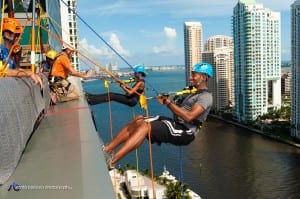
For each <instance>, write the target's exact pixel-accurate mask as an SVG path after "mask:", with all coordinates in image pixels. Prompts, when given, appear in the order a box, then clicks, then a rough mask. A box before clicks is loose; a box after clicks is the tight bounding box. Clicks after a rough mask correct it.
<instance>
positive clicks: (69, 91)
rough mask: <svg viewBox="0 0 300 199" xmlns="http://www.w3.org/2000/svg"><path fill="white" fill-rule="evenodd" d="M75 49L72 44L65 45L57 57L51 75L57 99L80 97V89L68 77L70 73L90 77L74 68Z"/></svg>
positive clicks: (51, 83) (64, 99)
mask: <svg viewBox="0 0 300 199" xmlns="http://www.w3.org/2000/svg"><path fill="white" fill-rule="evenodd" d="M74 52H75V50H74V49H73V48H71V46H70V45H63V47H62V51H61V53H60V54H58V55H57V56H56V58H55V61H54V63H53V65H52V68H51V70H50V75H49V81H50V82H49V83H50V88H51V90H52V92H54V93H55V94H56V97H57V101H59V102H65V101H70V100H74V99H78V98H79V96H80V94H79V90H78V89H77V88H76V87H75V86H74V85H72V84H71V83H70V82H69V81H68V80H67V78H68V77H69V75H71V76H76V77H81V78H88V77H89V75H88V74H86V73H80V72H78V71H76V70H75V69H74V68H73V65H72V62H71V60H70V59H71V58H72V57H73V55H74Z"/></svg>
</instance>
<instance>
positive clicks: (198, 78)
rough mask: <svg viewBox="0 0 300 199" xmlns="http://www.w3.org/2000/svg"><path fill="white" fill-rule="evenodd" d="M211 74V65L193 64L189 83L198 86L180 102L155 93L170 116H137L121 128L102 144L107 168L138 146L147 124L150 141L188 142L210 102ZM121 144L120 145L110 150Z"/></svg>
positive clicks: (185, 143)
mask: <svg viewBox="0 0 300 199" xmlns="http://www.w3.org/2000/svg"><path fill="white" fill-rule="evenodd" d="M212 76H213V68H212V66H211V65H210V64H208V63H205V62H200V63H197V64H195V65H194V68H193V70H192V72H191V75H190V85H191V86H193V87H195V88H196V89H197V92H196V93H192V94H189V95H187V96H186V97H185V98H184V99H183V101H182V103H181V104H179V105H177V104H175V103H172V102H171V100H170V99H169V98H167V97H165V96H163V95H159V96H158V101H159V102H160V103H161V104H164V105H166V106H167V107H168V108H169V109H170V110H171V111H172V112H173V114H174V118H173V119H172V118H168V117H165V116H156V117H152V118H148V119H145V118H144V117H143V116H137V117H136V118H135V119H133V120H132V121H131V122H129V123H128V124H127V125H126V126H125V127H123V128H122V129H121V131H120V132H119V133H118V134H117V136H116V137H114V139H113V140H112V141H111V142H110V143H108V144H107V145H102V150H103V152H104V155H105V158H106V159H107V164H108V168H109V169H111V168H114V165H115V164H116V162H118V161H119V160H120V159H121V158H123V157H124V156H125V155H127V154H128V153H129V152H130V151H132V150H134V149H136V148H138V147H139V146H140V145H141V143H142V142H143V140H144V139H145V138H147V139H148V130H149V129H148V125H150V129H151V130H150V136H151V137H150V139H151V143H157V144H158V145H160V144H161V143H171V144H174V145H178V146H180V145H188V144H189V143H191V142H192V141H193V140H194V139H195V136H196V135H197V134H198V132H199V131H200V128H201V125H202V122H203V121H205V120H206V118H207V115H208V114H209V111H210V108H211V106H212V103H213V98H212V94H211V93H209V92H208V89H207V80H208V78H210V77H212ZM121 144H123V145H122V146H121V148H120V149H119V150H118V151H116V152H115V153H113V151H114V150H115V149H116V147H118V146H119V145H121Z"/></svg>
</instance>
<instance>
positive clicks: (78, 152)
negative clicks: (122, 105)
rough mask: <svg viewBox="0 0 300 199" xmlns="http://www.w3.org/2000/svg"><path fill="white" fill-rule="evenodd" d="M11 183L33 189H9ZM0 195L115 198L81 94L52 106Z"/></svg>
mask: <svg viewBox="0 0 300 199" xmlns="http://www.w3.org/2000/svg"><path fill="white" fill-rule="evenodd" d="M13 182H15V183H16V184H18V185H23V186H24V187H25V188H28V189H29V188H30V189H31V190H25V189H21V190H19V191H15V190H14V189H11V190H10V191H8V188H9V186H10V185H11V184H12V183H13ZM62 189H63V190H62ZM0 198H3V199H11V198H30V199H33V198H39V199H40V198H43V199H47V198H64V199H65V198H72V199H74V198H75V199H76V198H78V199H79V198H80V199H82V198H88V199H91V198H109V199H111V198H116V196H115V193H114V191H113V186H112V182H111V179H110V177H109V173H108V170H107V167H106V163H105V159H104V156H103V154H102V152H101V150H100V145H99V137H98V133H97V132H96V130H95V126H94V124H93V121H92V117H91V113H90V110H89V107H88V105H87V103H86V101H85V99H84V98H83V97H82V98H81V99H80V100H75V101H70V102H65V103H62V104H58V105H55V106H53V107H50V109H49V110H48V112H47V114H46V115H45V117H44V119H43V120H42V122H41V124H40V126H39V127H38V128H37V130H36V131H35V132H34V133H33V135H32V137H31V139H30V140H29V142H28V144H27V146H26V148H25V151H24V153H23V155H22V157H21V160H20V162H19V164H18V166H17V168H16V170H15V172H14V173H13V175H12V176H11V177H10V178H9V180H8V181H7V182H6V183H5V184H4V185H3V186H1V187H0Z"/></svg>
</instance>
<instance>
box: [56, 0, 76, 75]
mask: <svg viewBox="0 0 300 199" xmlns="http://www.w3.org/2000/svg"><path fill="white" fill-rule="evenodd" d="M65 3H66V4H67V5H65ZM76 5H77V0H66V1H64V2H63V1H60V13H61V27H62V40H63V41H64V42H66V43H67V44H70V45H72V46H73V47H74V48H75V49H77V48H78V31H77V16H76V14H75V13H74V12H76V9H77V6H76ZM68 6H69V7H68ZM72 63H73V66H74V68H75V70H77V71H80V67H79V59H78V54H77V53H74V56H73V57H72Z"/></svg>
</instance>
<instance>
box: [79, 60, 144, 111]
mask: <svg viewBox="0 0 300 199" xmlns="http://www.w3.org/2000/svg"><path fill="white" fill-rule="evenodd" d="M144 77H146V73H145V68H144V66H143V65H137V66H135V67H134V81H135V82H136V83H135V84H134V85H133V86H132V87H129V86H127V85H126V84H125V83H124V82H118V83H119V85H120V87H121V88H122V89H123V90H124V91H125V93H126V94H120V93H114V92H110V93H102V94H90V93H86V94H85V95H86V99H87V102H88V103H89V104H90V105H95V104H101V103H105V102H108V101H115V102H118V103H121V104H125V105H127V106H130V107H133V106H135V105H136V104H137V103H138V101H139V97H140V94H142V93H143V92H144V89H145V80H144Z"/></svg>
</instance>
